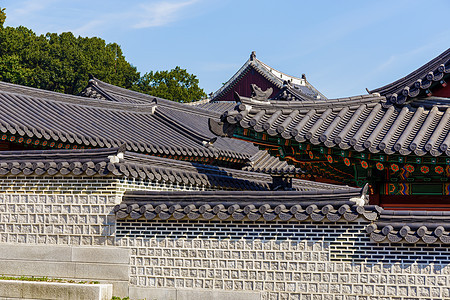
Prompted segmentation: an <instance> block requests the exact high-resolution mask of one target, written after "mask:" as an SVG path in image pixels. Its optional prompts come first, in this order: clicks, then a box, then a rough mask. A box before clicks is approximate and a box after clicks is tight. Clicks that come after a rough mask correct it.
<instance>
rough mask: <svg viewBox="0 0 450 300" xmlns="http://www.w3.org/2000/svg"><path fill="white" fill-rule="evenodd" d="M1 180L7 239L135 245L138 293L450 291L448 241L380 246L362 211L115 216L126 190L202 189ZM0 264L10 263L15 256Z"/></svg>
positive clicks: (317, 295) (341, 295) (399, 295)
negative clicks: (334, 217)
mask: <svg viewBox="0 0 450 300" xmlns="http://www.w3.org/2000/svg"><path fill="white" fill-rule="evenodd" d="M0 182H1V184H0V241H1V245H3V246H5V245H17V246H16V247H18V244H21V245H44V244H45V245H47V246H49V245H55V247H56V246H57V247H60V246H66V245H67V246H71V247H76V246H100V247H97V248H98V249H101V248H102V247H105V246H112V247H120V248H125V249H129V250H130V255H131V256H130V258H129V269H128V270H129V283H130V291H131V290H133V291H139V293H137V292H136V293H135V294H136V295H137V294H139V295H145V297H146V298H150V299H154V298H156V299H157V298H158V297H155V296H154V295H167V294H168V293H169V294H170V292H171V291H174V290H175V291H178V292H175V293H173V294H174V295H178V296H177V297H178V298H180V297H179V295H182V293H181V292H180V291H183V293H184V292H185V294H186V295H192V294H189V293H191V292H189V293H187V292H186V291H197V292H201V293H211V292H214V293H217V292H219V293H222V294H208V295H221V296H218V297H219V298H220V297H225V296H224V295H228V296H227V297H229V295H230V294H223V293H227V292H231V291H232V292H239V294H237V295H239V296H236V299H241V298H242V299H244V298H246V297H248V299H250V298H251V299H255V298H254V296H255V291H256V293H257V294H258V295H259V293H260V295H259V296H260V297H261V299H322V300H323V299H420V298H421V299H450V288H449V287H450V267H449V263H450V251H449V248H448V247H447V246H443V245H432V246H427V245H424V244H417V245H415V246H411V245H403V244H396V245H379V244H376V243H374V242H372V241H370V239H369V237H368V235H367V234H366V232H365V227H366V226H367V221H365V220H363V219H358V220H357V221H355V222H351V223H346V222H338V223H314V222H292V221H291V222H282V221H273V222H259V221H257V222H250V221H241V222H230V221H220V220H210V221H205V220H195V221H194V220H165V221H161V220H153V221H146V220H135V221H128V220H127V221H116V220H115V218H114V215H113V214H112V212H111V211H112V208H113V207H114V205H116V204H117V203H120V202H121V199H122V195H123V193H124V192H125V191H127V190H133V189H135V190H188V189H201V188H199V187H193V186H176V185H175V186H173V185H166V184H161V183H157V182H148V181H140V180H126V179H122V180H119V179H116V178H112V177H111V178H98V177H92V178H88V177H27V178H25V177H15V178H13V177H9V178H2V179H0ZM50 247H51V246H50ZM33 251H34V250H33ZM50 252H51V251H50ZM46 259H47V260H48V258H46ZM29 260H30V261H32V260H33V259H32V258H30V259H29ZM36 260H37V261H38V260H39V258H36ZM14 263H17V262H14ZM1 264H8V266H12V264H11V259H10V258H4V261H2V262H0V269H1ZM30 265H33V264H30ZM5 266H6V265H5ZM89 266H90V267H91V268H93V269H92V270H94V269H95V268H96V267H95V264H94V263H92V264H90V265H89ZM12 270H13V269H12ZM18 270H20V274H19V275H21V274H28V273H27V272H28V271H27V270H24V269H23V268H22V267H21V268H19V269H18ZM11 272H12V273H14V272H13V271H11ZM11 272H10V273H9V274H10V275H12V273H11ZM89 272H91V271H89ZM0 273H1V271H0ZM74 274H75V273H74ZM74 276H76V275H74ZM120 278H122V277H120ZM121 280H122V279H121ZM190 289H193V290H190ZM116 290H121V291H123V290H124V288H123V286H122V287H121V288H120V289H117V288H116ZM123 293H124V292H121V295H122V296H123V295H124V294H123ZM259 296H258V297H259ZM230 297H232V296H230ZM139 298H144V297H141V296H140V297H139ZM178 298H177V299H178ZM174 299H175V298H174ZM180 299H181V298H180Z"/></svg>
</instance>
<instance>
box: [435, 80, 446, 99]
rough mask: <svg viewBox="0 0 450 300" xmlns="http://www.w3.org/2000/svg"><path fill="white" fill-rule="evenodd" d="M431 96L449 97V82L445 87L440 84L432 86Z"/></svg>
mask: <svg viewBox="0 0 450 300" xmlns="http://www.w3.org/2000/svg"><path fill="white" fill-rule="evenodd" d="M433 96H436V97H445V98H450V84H449V83H447V86H446V87H443V86H440V87H436V88H434V90H433Z"/></svg>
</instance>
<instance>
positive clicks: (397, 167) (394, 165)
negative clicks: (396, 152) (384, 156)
mask: <svg viewBox="0 0 450 300" xmlns="http://www.w3.org/2000/svg"><path fill="white" fill-rule="evenodd" d="M391 170H392V171H394V172H398V170H400V168H399V166H398V165H397V164H392V165H391Z"/></svg>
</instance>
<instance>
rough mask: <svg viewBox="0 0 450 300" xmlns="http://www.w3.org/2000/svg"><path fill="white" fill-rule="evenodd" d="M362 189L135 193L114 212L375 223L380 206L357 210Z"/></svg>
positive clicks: (123, 214)
mask: <svg viewBox="0 0 450 300" xmlns="http://www.w3.org/2000/svg"><path fill="white" fill-rule="evenodd" d="M362 192H363V191H362V190H361V189H357V188H348V189H343V190H338V191H336V190H334V191H332V190H331V191H330V190H314V191H300V192H298V191H286V192H281V191H277V192H271V191H246V192H236V191H183V192H176V191H174V192H156V191H155V192H152V191H133V192H127V193H126V194H125V195H124V198H123V202H122V203H121V204H119V205H116V207H115V208H114V211H115V213H116V218H118V219H126V218H131V219H139V218H145V219H147V220H152V219H155V218H156V219H157V218H159V219H163V220H165V219H168V218H175V219H182V218H187V219H191V220H192V219H206V220H209V219H213V218H218V219H221V220H235V221H240V220H243V219H247V220H251V221H257V220H263V221H272V220H281V221H289V220H292V221H305V220H313V221H315V222H321V221H328V222H337V221H339V220H344V221H354V220H356V219H357V218H358V217H364V218H366V219H368V220H375V219H376V217H377V216H378V214H377V209H379V208H378V207H377V206H371V205H366V206H364V205H363V206H358V205H356V204H355V201H353V200H352V199H353V198H359V197H361V193H362Z"/></svg>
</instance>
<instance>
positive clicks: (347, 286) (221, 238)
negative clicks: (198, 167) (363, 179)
mask: <svg viewBox="0 0 450 300" xmlns="http://www.w3.org/2000/svg"><path fill="white" fill-rule="evenodd" d="M366 225H367V223H365V222H364V221H362V220H361V221H357V222H355V223H344V222H343V223H307V224H305V223H302V224H300V223H295V222H289V223H286V222H272V223H265V222H249V221H246V222H245V221H243V222H227V221H185V220H179V221H176V220H166V221H161V220H159V221H154V222H148V221H141V220H138V221H127V222H122V221H120V222H118V226H117V238H118V243H119V245H121V246H128V247H131V249H132V259H131V278H130V282H131V284H132V285H136V286H146V287H152V288H197V289H219V290H234V291H253V290H257V291H261V292H262V299H420V298H422V299H446V298H448V297H450V288H448V286H449V284H450V266H449V263H450V255H449V254H450V251H449V249H448V248H447V247H444V246H443V247H441V246H439V245H438V246H435V245H434V246H426V245H421V246H416V247H411V245H402V244H398V245H388V246H380V245H378V244H376V243H374V242H371V241H370V239H369V238H368V236H367V234H366V233H365V231H364V229H365V226H366Z"/></svg>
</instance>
